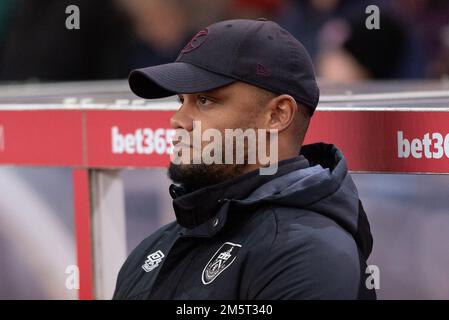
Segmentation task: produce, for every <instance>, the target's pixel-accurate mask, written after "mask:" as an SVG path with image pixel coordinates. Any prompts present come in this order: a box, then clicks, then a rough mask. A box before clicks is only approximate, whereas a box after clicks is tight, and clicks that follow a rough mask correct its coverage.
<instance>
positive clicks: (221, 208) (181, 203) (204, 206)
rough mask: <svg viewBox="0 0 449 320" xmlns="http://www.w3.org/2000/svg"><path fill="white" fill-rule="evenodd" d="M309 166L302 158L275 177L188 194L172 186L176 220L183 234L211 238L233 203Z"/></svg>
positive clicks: (254, 176) (253, 176)
mask: <svg viewBox="0 0 449 320" xmlns="http://www.w3.org/2000/svg"><path fill="white" fill-rule="evenodd" d="M308 166H309V162H308V160H307V159H306V158H305V157H304V156H302V155H299V156H296V157H293V158H291V159H287V160H283V161H280V162H279V164H278V170H277V172H276V173H275V174H274V175H264V176H263V175H260V174H259V170H254V171H251V172H248V173H246V174H244V175H241V176H239V177H236V178H233V179H230V180H227V181H224V182H222V183H219V184H215V185H212V186H208V187H205V188H202V189H199V190H196V191H193V192H190V193H185V190H184V189H183V188H182V186H178V185H174V184H172V185H170V188H169V191H170V195H171V196H172V198H173V208H174V211H175V215H176V220H177V222H178V224H179V225H181V226H182V227H184V228H185V229H186V230H184V232H183V234H185V235H192V236H193V235H195V236H212V235H214V234H216V233H217V232H218V231H220V230H221V228H222V227H223V226H224V225H225V223H226V219H227V212H228V208H229V205H230V202H231V201H232V200H242V199H245V198H246V197H248V196H249V195H250V194H251V193H252V192H253V191H254V190H256V189H257V188H258V187H260V186H261V185H263V184H265V183H267V182H268V181H270V180H272V179H274V178H277V177H279V176H282V175H284V174H287V173H289V172H292V171H294V170H298V169H302V168H306V167H308Z"/></svg>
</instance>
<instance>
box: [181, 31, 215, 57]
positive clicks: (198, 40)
mask: <svg viewBox="0 0 449 320" xmlns="http://www.w3.org/2000/svg"><path fill="white" fill-rule="evenodd" d="M208 34H209V30H208V29H207V28H206V29H203V30H201V31H200V32H198V33H197V34H196V35H194V36H193V38H192V39H191V40H190V41H189V43H187V44H186V46H185V47H184V48H183V49H182V50H181V53H187V52H190V51H192V50H195V49H198V48H199V47H201V46H202V45H203V43H204V42H205V41H206V38H207V35H208Z"/></svg>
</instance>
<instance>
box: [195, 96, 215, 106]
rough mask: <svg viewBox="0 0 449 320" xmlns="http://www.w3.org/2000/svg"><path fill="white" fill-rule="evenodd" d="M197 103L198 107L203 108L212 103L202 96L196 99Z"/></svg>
mask: <svg viewBox="0 0 449 320" xmlns="http://www.w3.org/2000/svg"><path fill="white" fill-rule="evenodd" d="M198 102H199V104H200V105H203V106H208V105H210V104H211V103H213V101H212V100H209V99H208V98H206V97H202V96H201V97H198Z"/></svg>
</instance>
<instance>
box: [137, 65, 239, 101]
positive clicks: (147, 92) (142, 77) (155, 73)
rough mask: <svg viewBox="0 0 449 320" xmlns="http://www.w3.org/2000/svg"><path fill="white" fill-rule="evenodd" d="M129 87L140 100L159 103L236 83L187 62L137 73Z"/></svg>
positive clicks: (150, 68) (142, 70) (149, 68)
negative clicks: (171, 97)
mask: <svg viewBox="0 0 449 320" xmlns="http://www.w3.org/2000/svg"><path fill="white" fill-rule="evenodd" d="M128 81H129V86H130V88H131V90H132V91H133V92H134V93H135V94H136V95H137V96H139V97H141V98H145V99H157V98H164V97H168V96H172V95H174V94H177V93H195V92H203V91H208V90H212V89H216V88H219V87H222V86H225V85H228V84H231V83H232V82H235V79H233V78H230V77H226V76H223V75H221V74H218V73H215V72H211V71H208V70H205V69H202V68H199V67H197V66H194V65H192V64H189V63H185V62H173V63H167V64H162V65H159V66H154V67H148V68H143V69H136V70H133V71H132V72H131V73H130V75H129V79H128Z"/></svg>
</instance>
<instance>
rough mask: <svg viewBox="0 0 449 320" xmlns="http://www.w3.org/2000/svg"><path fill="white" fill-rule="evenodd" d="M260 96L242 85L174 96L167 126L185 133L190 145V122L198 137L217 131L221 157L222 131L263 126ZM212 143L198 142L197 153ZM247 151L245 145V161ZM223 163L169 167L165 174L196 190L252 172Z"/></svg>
mask: <svg viewBox="0 0 449 320" xmlns="http://www.w3.org/2000/svg"><path fill="white" fill-rule="evenodd" d="M260 94H261V93H260V89H258V88H256V87H254V86H251V85H249V84H246V83H243V82H235V83H233V84H231V85H228V86H225V87H221V88H218V89H215V90H211V91H207V92H199V93H193V94H178V97H179V101H180V103H181V106H180V109H179V110H178V111H177V112H176V113H175V114H174V115H173V117H172V118H171V125H172V127H173V128H174V129H178V130H185V131H187V132H189V135H190V139H191V142H190V143H191V145H192V135H193V129H194V121H195V122H197V121H199V122H200V123H201V130H200V132H201V133H204V132H205V131H206V130H208V129H216V130H218V131H219V132H220V133H221V136H222V141H221V152H222V155H223V157H224V153H225V151H224V150H225V141H224V140H225V138H224V137H225V129H238V128H241V129H243V130H245V129H248V128H252V129H257V128H259V127H260V126H263V121H264V119H263V112H261V111H262V110H263V106H262V105H261V103H262V102H261V101H262V100H261V99H260ZM256 132H257V131H256ZM214 140H215V139H210V141H201V149H203V148H204V147H205V146H206V145H208V144H209V145H210V144H211V142H212V141H213V143H216V142H217V141H214ZM176 144H177V141H174V145H175V150H176ZM245 144H246V143H245ZM217 149H218V148H217ZM235 149H237V148H235ZM190 150H191V151H192V152H190V158H192V156H193V149H190ZM235 151H237V150H234V155H235ZM247 151H248V150H247V146H246V145H245V147H244V152H245V155H244V157H245V158H246V157H247ZM200 152H201V151H200ZM223 159H224V158H223ZM234 159H235V157H234ZM223 163H224V161H223V162H222V164H216V163H214V164H205V163H204V162H202V163H200V164H192V163H187V164H186V163H183V164H174V163H171V164H170V167H169V172H168V173H169V177H170V178H171V179H172V180H173V181H174V182H175V183H180V184H182V185H184V186H185V187H186V188H187V189H190V190H196V189H199V188H202V187H205V186H208V185H212V184H216V183H219V182H222V181H224V180H227V179H229V178H232V177H235V176H238V175H240V174H242V173H244V172H247V171H249V170H252V169H254V167H253V166H251V165H248V164H247V163H246V161H245V163H243V164H236V163H233V164H229V163H226V164H223Z"/></svg>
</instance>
